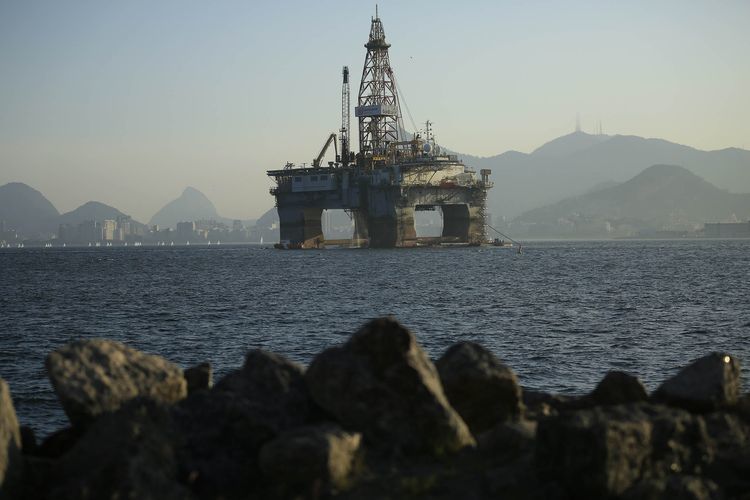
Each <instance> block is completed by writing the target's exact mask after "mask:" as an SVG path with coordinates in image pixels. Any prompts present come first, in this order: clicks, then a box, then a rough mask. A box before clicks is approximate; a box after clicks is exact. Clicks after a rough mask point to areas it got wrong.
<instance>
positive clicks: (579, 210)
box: [514, 165, 750, 232]
mask: <svg viewBox="0 0 750 500" xmlns="http://www.w3.org/2000/svg"><path fill="white" fill-rule="evenodd" d="M732 218H738V219H740V220H747V219H750V194H739V193H730V192H728V191H727V190H724V189H719V188H717V187H716V186H714V185H713V184H711V183H709V182H707V181H705V180H704V179H702V178H700V177H698V176H697V175H695V174H693V173H692V172H690V171H689V170H687V169H685V168H683V167H679V166H676V165H654V166H651V167H649V168H647V169H645V170H643V171H642V172H640V173H639V174H638V175H636V176H635V177H633V178H632V179H630V180H628V181H626V182H623V183H621V184H617V185H615V186H611V187H605V188H603V189H599V190H596V191H593V192H590V193H587V194H584V195H581V196H576V197H573V198H569V199H566V200H563V201H560V202H557V203H554V204H551V205H548V206H545V207H541V208H536V209H533V210H530V211H528V212H525V213H523V214H521V215H519V216H518V217H517V218H516V219H515V220H514V225H515V226H517V227H518V226H524V225H525V226H529V225H541V226H543V227H544V228H546V230H547V231H552V229H551V228H554V227H555V226H558V227H559V226H560V225H561V221H562V222H563V223H567V222H568V221H576V220H578V221H589V222H591V221H600V222H607V223H609V224H610V225H612V224H614V225H617V224H628V225H630V226H632V227H634V228H637V229H641V230H643V229H651V230H662V229H676V228H685V229H687V228H690V227H691V226H693V227H694V226H696V225H700V224H702V223H705V222H715V221H723V220H728V219H732ZM543 231H544V230H543V229H540V230H539V232H543Z"/></svg>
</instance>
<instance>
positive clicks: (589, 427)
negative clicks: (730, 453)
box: [536, 403, 712, 498]
mask: <svg viewBox="0 0 750 500" xmlns="http://www.w3.org/2000/svg"><path fill="white" fill-rule="evenodd" d="M711 459H712V449H711V444H710V440H709V439H708V436H707V434H706V428H705V422H704V421H703V420H702V418H701V417H698V416H694V415H691V414H690V413H687V412H685V411H682V410H678V409H672V408H667V407H664V406H659V405H649V404H646V403H641V404H633V405H619V406H604V407H596V408H592V409H589V410H581V411H569V412H563V413H561V414H560V415H558V416H556V417H552V418H547V419H543V420H541V421H540V422H539V426H538V428H537V445H536V465H537V468H538V471H539V474H540V476H543V477H550V478H553V479H556V480H557V481H559V482H560V483H561V484H563V486H564V487H565V488H566V490H567V492H568V494H569V495H570V496H571V497H573V498H598V497H608V496H613V495H621V494H623V493H624V492H625V491H627V490H628V489H629V488H631V487H633V485H635V484H637V483H638V482H640V481H642V480H646V479H660V478H664V477H666V476H668V475H670V474H675V473H682V474H699V473H700V472H701V471H702V470H704V469H705V467H706V465H707V464H708V463H710V461H711Z"/></svg>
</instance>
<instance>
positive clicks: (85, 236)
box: [78, 220, 102, 243]
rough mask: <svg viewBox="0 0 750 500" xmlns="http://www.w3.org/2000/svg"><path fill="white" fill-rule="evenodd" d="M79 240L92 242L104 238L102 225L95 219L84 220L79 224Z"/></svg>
mask: <svg viewBox="0 0 750 500" xmlns="http://www.w3.org/2000/svg"><path fill="white" fill-rule="evenodd" d="M78 240H79V241H80V242H82V243H92V242H96V241H101V240H102V225H101V224H99V223H98V222H96V221H93V220H87V221H83V222H81V223H80V224H79V225H78Z"/></svg>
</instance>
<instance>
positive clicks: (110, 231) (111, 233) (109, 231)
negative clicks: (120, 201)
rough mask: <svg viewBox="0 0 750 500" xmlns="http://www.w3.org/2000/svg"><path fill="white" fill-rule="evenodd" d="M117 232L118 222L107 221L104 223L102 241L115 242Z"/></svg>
mask: <svg viewBox="0 0 750 500" xmlns="http://www.w3.org/2000/svg"><path fill="white" fill-rule="evenodd" d="M116 231H117V221H114V220H111V219H106V220H104V221H102V239H103V240H104V241H115V239H116V236H117V234H116Z"/></svg>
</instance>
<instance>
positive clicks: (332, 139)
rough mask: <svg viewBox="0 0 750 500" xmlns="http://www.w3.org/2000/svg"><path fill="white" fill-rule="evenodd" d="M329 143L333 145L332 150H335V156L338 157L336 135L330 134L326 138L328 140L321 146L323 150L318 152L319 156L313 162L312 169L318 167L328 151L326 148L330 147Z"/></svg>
mask: <svg viewBox="0 0 750 500" xmlns="http://www.w3.org/2000/svg"><path fill="white" fill-rule="evenodd" d="M331 143H333V148H334V150H336V156H338V154H339V152H338V148H337V147H336V134H331V135H329V136H328V140H327V141H326V143H325V144H323V149H321V150H320V154H319V155H318V157H317V158H315V159H314V160H313V167H316V168H317V167H319V166H320V161H321V160H322V159H323V157H324V156H325V154H326V151H328V148H329V147H330V146H331Z"/></svg>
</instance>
